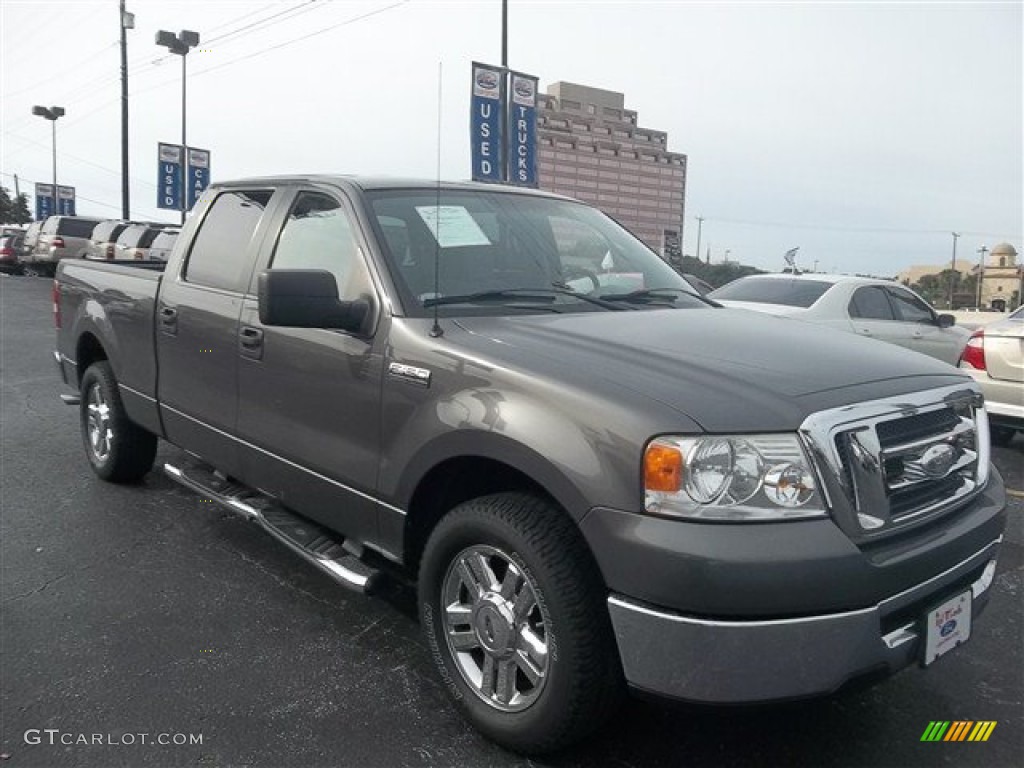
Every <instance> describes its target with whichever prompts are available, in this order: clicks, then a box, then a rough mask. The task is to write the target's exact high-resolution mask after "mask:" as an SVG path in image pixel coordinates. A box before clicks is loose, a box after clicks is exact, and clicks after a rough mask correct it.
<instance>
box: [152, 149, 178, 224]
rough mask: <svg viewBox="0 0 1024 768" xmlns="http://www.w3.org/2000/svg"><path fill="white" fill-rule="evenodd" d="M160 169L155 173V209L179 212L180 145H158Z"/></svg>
mask: <svg viewBox="0 0 1024 768" xmlns="http://www.w3.org/2000/svg"><path fill="white" fill-rule="evenodd" d="M157 146H158V155H159V161H160V167H159V170H158V171H157V200H156V206H157V208H168V209H170V210H172V211H180V210H181V209H182V208H181V186H182V185H181V176H182V173H181V170H182V169H181V165H182V163H181V161H182V157H181V145H180V144H163V143H161V144H158V145H157Z"/></svg>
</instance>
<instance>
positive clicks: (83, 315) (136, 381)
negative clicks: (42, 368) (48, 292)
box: [55, 259, 166, 426]
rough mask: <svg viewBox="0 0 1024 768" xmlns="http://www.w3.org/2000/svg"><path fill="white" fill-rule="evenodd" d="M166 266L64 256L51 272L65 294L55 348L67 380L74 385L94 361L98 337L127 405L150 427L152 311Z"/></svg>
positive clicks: (153, 368)
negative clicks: (92, 353)
mask: <svg viewBox="0 0 1024 768" xmlns="http://www.w3.org/2000/svg"><path fill="white" fill-rule="evenodd" d="M165 267H166V264H165V263H164V262H140V261H108V262H100V261H85V260H83V259H63V260H61V262H60V264H59V266H58V268H57V274H56V276H55V282H56V283H59V284H60V286H61V291H62V294H63V299H62V302H61V318H60V325H61V328H60V330H59V331H58V332H57V351H58V353H59V355H60V364H61V367H62V369H63V371H64V377H65V379H66V380H67V382H68V383H69V384H70V385H72V386H74V387H77V386H78V382H79V381H80V379H81V376H82V374H83V373H84V372H85V369H86V368H87V367H88V365H89V364H90V363H91V362H92V357H91V356H90V352H89V350H88V349H87V346H88V345H89V344H90V339H96V340H98V339H100V338H102V339H103V340H104V344H105V346H106V357H107V359H108V360H109V362H110V364H111V366H112V367H113V369H114V374H115V375H116V376H117V381H118V382H119V384H120V385H121V395H122V398H123V400H124V404H125V408H126V409H127V410H128V412H129V414H130V415H131V417H132V418H133V419H134V420H136V421H137V422H138V423H140V424H146V425H149V426H153V425H155V424H158V423H159V421H158V419H157V414H156V401H155V399H154V398H155V396H156V350H155V344H154V314H155V312H156V297H157V291H158V289H159V286H160V280H161V278H162V277H163V271H164V268H165ZM97 345H98V342H97ZM76 361H77V365H76V364H75V363H76Z"/></svg>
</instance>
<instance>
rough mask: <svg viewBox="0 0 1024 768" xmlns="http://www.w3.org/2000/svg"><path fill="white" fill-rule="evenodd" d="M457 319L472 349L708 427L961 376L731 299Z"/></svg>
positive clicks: (777, 421)
mask: <svg viewBox="0 0 1024 768" xmlns="http://www.w3.org/2000/svg"><path fill="white" fill-rule="evenodd" d="M458 324H459V325H460V326H461V327H462V328H463V329H464V330H466V331H467V332H468V334H469V335H468V336H466V337H463V338H462V339H460V341H461V342H462V343H463V344H465V345H467V346H469V347H470V348H472V349H473V351H474V352H476V353H479V354H481V355H484V356H487V357H489V358H491V359H494V360H502V359H504V360H505V361H506V362H508V363H509V364H511V365H513V366H515V367H517V368H519V369H520V370H522V369H523V367H524V366H528V367H529V368H532V369H534V370H535V371H536V373H537V375H540V376H549V377H552V378H559V376H560V375H561V376H564V377H566V378H570V377H571V378H577V377H579V376H584V377H585V378H586V380H587V381H589V382H592V383H593V384H594V385H597V383H598V382H600V381H603V382H606V383H607V384H610V385H613V386H614V388H615V389H616V390H617V391H621V390H623V389H624V390H628V391H631V392H633V393H636V394H637V395H640V396H643V397H645V398H648V399H650V400H654V401H657V402H660V403H662V404H664V405H667V406H669V407H670V408H673V409H675V410H677V411H679V412H681V413H683V414H685V415H686V416H687V417H689V418H690V419H692V420H693V421H695V422H696V423H697V424H699V425H701V426H702V427H703V428H704V429H707V430H709V431H730V430H738V429H743V430H745V431H749V430H751V429H761V430H766V431H774V430H788V429H793V428H794V427H795V426H797V425H799V423H800V422H801V421H803V419H804V418H805V417H806V416H807V415H808V414H809V413H811V412H813V411H815V410H820V409H822V408H830V407H836V406H838V405H843V404H847V403H850V402H857V401H862V400H868V399H873V398H876V397H888V396H894V395H898V394H902V393H905V392H909V391H917V390H921V389H925V388H928V387H933V386H942V385H944V384H949V383H955V382H956V381H958V380H963V381H967V377H965V376H963V375H962V374H960V373H959V372H958V371H957V369H956V368H954V367H952V366H950V365H947V364H946V363H943V362H941V361H938V360H935V359H932V358H930V357H927V356H925V355H922V354H919V353H917V352H911V351H909V350H906V349H903V348H901V347H897V346H895V345H892V344H885V343H882V342H878V341H874V340H870V339H862V338H860V337H857V336H854V335H852V334H848V333H842V332H839V331H835V330H832V329H829V328H822V327H819V326H814V325H809V324H807V323H803V322H799V321H796V320H790V319H786V318H781V317H774V316H770V315H762V314H755V313H751V312H746V311H741V310H733V309H707V310H703V309H678V310H673V309H664V310H650V311H636V312H606V313H581V314H564V315H529V316H522V317H501V318H494V317H487V318H483V317H481V318H461V319H459V321H458ZM559 372H562V373H561V374H560V373H559ZM567 384H570V385H571V383H570V382H567ZM866 385H870V386H866Z"/></svg>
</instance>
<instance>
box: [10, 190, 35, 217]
mask: <svg viewBox="0 0 1024 768" xmlns="http://www.w3.org/2000/svg"><path fill="white" fill-rule="evenodd" d="M12 218H13V219H14V223H15V224H28V223H30V222H31V221H32V211H30V210H29V209H28V195H26V194H25V193H24V192H22V193H21V194H20V195H18V197H17V198H15V200H14V213H13V215H12Z"/></svg>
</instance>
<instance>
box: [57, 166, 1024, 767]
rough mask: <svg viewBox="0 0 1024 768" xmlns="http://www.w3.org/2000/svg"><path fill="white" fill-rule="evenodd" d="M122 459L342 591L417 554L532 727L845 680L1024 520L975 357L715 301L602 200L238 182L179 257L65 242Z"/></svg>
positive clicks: (955, 616)
mask: <svg viewBox="0 0 1024 768" xmlns="http://www.w3.org/2000/svg"><path fill="white" fill-rule="evenodd" d="M54 311H55V314H56V323H57V327H58V332H57V350H56V352H55V355H56V360H57V364H58V366H59V368H60V371H61V375H62V376H63V379H64V381H65V382H66V383H67V384H69V385H71V386H72V387H74V388H75V389H76V390H77V391H78V394H77V395H70V394H69V395H67V396H66V399H67V400H69V401H72V402H78V403H79V404H80V418H81V431H82V436H83V439H84V444H85V452H86V455H87V457H88V460H89V462H90V463H91V464H92V467H93V469H94V470H95V472H96V474H98V475H99V476H100V477H101V478H103V479H105V480H109V481H113V482H132V481H138V480H139V479H140V478H142V477H143V476H144V475H145V474H146V473H147V472H148V471H149V470H150V469H151V468H152V465H153V463H154V456H155V452H156V445H157V440H158V439H163V440H166V441H169V442H170V443H173V444H174V445H176V446H179V447H180V448H182V449H184V450H183V451H182V456H183V457H185V458H183V459H182V460H180V461H177V460H176V461H172V462H171V463H169V464H167V465H165V466H164V470H165V471H166V472H167V473H168V474H169V475H170V476H171V477H172V478H174V479H176V480H177V481H179V482H181V483H183V484H184V485H186V486H188V487H190V488H192V489H194V490H196V491H198V492H199V493H201V494H203V495H204V496H205V497H207V498H210V499H214V500H216V501H218V502H220V503H221V504H223V505H224V506H225V507H227V508H229V509H231V510H234V511H235V512H237V513H238V514H240V515H242V516H244V517H245V518H248V519H251V520H252V521H254V522H255V523H257V524H258V525H260V526H262V527H264V528H265V529H266V530H267V531H268V532H269V533H270V534H271V535H273V536H274V537H276V538H277V539H278V540H280V541H281V542H282V543H284V544H285V545H287V546H288V547H290V548H291V549H292V550H294V551H295V552H296V553H298V554H299V555H302V556H303V557H305V558H306V559H307V560H308V561H309V562H311V563H313V564H315V565H316V566H317V567H319V568H321V569H322V570H323V571H324V572H326V573H327V574H329V575H330V576H331V577H333V578H334V579H336V580H337V581H339V582H340V583H342V584H345V585H347V586H350V587H353V588H355V589H358V590H362V591H366V592H372V591H373V589H374V588H375V587H379V585H380V584H381V579H383V578H396V577H397V578H402V579H406V580H407V582H409V583H412V582H415V583H416V584H417V589H418V602H419V612H420V619H421V623H422V626H423V630H424V632H425V634H426V638H427V640H428V643H429V647H430V651H431V655H432V657H433V659H434V661H435V662H436V665H437V668H438V671H439V674H440V677H441V678H442V679H443V681H444V683H445V685H446V687H447V688H448V690H449V691H450V692H451V695H452V697H453V699H454V700H455V701H456V702H458V705H459V706H460V707H461V708H462V710H463V712H464V714H465V715H466V716H467V718H468V719H469V720H470V721H471V722H472V723H473V724H474V725H475V726H476V727H477V728H479V729H480V730H481V731H483V732H484V733H485V734H487V735H488V736H490V737H491V738H492V739H494V740H496V741H497V742H499V743H501V744H503V745H505V746H507V747H510V748H512V749H515V750H519V751H522V752H526V753H530V752H542V751H545V750H552V749H556V748H559V747H562V746H564V745H566V744H569V743H571V742H572V741H574V740H577V739H579V738H581V737H582V736H583V735H584V734H586V733H587V731H589V730H591V729H593V728H595V727H597V726H598V725H599V724H600V723H601V722H602V719H603V718H604V717H606V716H607V715H608V713H609V712H610V711H611V709H612V707H613V705H614V704H615V702H616V701H617V700H618V698H619V696H620V694H622V693H623V692H624V691H625V689H626V687H627V686H629V687H632V688H633V689H637V690H640V691H645V692H651V693H655V694H660V695H664V696H668V697H676V698H679V699H684V700H689V701H694V702H712V703H732V702H764V701H772V700H782V699H792V698H797V697H808V696H815V695H821V694H827V693H829V692H832V691H835V690H836V689H838V688H839V687H841V686H842V685H843V684H844V683H846V682H848V681H851V680H853V679H855V678H861V677H862V676H868V675H872V676H873V675H875V674H877V673H879V672H891V671H894V670H897V669H899V668H901V667H904V666H906V665H908V664H910V663H912V662H918V663H920V664H923V665H929V664H932V663H933V662H935V661H936V659H938V658H939V657H940V656H942V655H943V654H945V653H946V652H948V651H950V650H952V649H953V648H955V647H957V646H958V645H960V644H962V643H963V642H965V641H966V640H968V638H969V637H970V636H971V634H972V633H973V632H974V623H975V620H976V619H977V617H978V614H979V613H980V611H981V609H982V607H983V606H984V604H985V601H986V598H987V595H988V587H989V585H990V584H991V582H992V578H993V574H994V571H995V562H996V555H997V550H998V547H999V545H1000V542H1001V540H1002V534H1003V528H1004V524H1005V512H1004V508H1005V498H1004V489H1003V484H1002V480H1001V479H1000V477H999V475H998V473H997V472H996V471H995V470H994V469H993V468H991V466H990V463H989V427H988V420H987V416H986V412H985V406H984V401H983V398H982V396H981V393H980V390H979V388H978V386H977V385H976V384H975V383H974V382H973V381H972V380H971V379H970V378H968V377H967V376H966V375H964V374H963V373H962V372H960V371H958V370H957V369H955V368H953V367H952V366H949V365H946V364H945V363H941V362H939V361H936V360H933V359H930V358H927V357H925V356H923V355H919V354H917V353H914V352H910V351H907V350H904V349H900V348H898V347H895V346H891V345H887V344H881V343H879V342H877V341H871V340H866V339H861V338H857V337H854V336H851V335H848V334H838V333H835V332H834V331H829V330H827V329H821V328H815V327H811V326H808V325H806V324H803V323H799V322H795V321H792V320H785V319H781V318H773V317H767V316H764V315H758V314H753V313H747V312H744V311H741V310H731V309H725V308H722V307H719V306H716V305H715V304H714V303H713V302H709V301H707V300H704V299H702V298H700V297H698V296H696V295H695V294H694V293H693V291H692V289H691V288H690V287H689V285H688V284H687V283H686V282H685V281H684V280H683V279H682V277H680V276H679V275H678V274H677V273H676V272H674V271H673V270H672V269H671V268H670V267H669V266H668V265H667V264H666V263H665V262H663V261H662V260H661V259H660V258H658V256H657V255H656V254H654V253H653V252H652V251H650V250H649V249H648V248H646V247H645V246H644V245H643V244H642V243H640V242H639V241H638V240H637V239H635V238H634V237H633V236H632V235H630V234H629V233H628V232H626V231H625V230H623V229H622V228H621V227H619V226H618V225H617V224H616V223H615V222H614V221H612V220H611V219H609V218H608V217H606V216H605V215H603V214H602V213H600V212H599V211H597V210H596V209H594V208H591V207H589V206H586V205H584V204H582V203H579V202H576V201H573V200H569V199H565V198H561V197H556V196H553V195H547V194H543V193H540V192H536V191H523V190H512V189H505V188H501V187H497V186H489V185H474V184H464V183H463V184H460V183H451V184H429V183H416V182H403V181H396V180H374V179H361V178H350V177H336V176H310V177H294V178H265V179H253V180H248V181H238V182H232V183H221V184H216V185H214V186H212V187H211V188H210V189H209V190H208V191H207V192H206V193H205V194H204V195H203V197H202V199H201V200H200V202H199V204H198V206H197V207H196V209H195V210H194V212H193V213H192V215H191V216H190V218H189V220H188V222H187V223H186V224H185V226H184V228H183V230H182V232H181V235H180V236H179V238H178V240H177V242H176V243H175V246H174V249H173V251H172V253H171V255H170V257H169V259H168V261H167V263H166V265H164V264H159V265H153V266H150V267H148V268H147V267H143V266H138V265H132V266H129V265H124V264H117V263H110V264H104V263H85V262H82V261H63V262H61V264H60V268H59V270H58V272H57V277H56V281H55V285H54Z"/></svg>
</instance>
